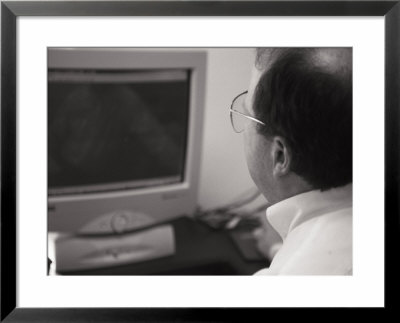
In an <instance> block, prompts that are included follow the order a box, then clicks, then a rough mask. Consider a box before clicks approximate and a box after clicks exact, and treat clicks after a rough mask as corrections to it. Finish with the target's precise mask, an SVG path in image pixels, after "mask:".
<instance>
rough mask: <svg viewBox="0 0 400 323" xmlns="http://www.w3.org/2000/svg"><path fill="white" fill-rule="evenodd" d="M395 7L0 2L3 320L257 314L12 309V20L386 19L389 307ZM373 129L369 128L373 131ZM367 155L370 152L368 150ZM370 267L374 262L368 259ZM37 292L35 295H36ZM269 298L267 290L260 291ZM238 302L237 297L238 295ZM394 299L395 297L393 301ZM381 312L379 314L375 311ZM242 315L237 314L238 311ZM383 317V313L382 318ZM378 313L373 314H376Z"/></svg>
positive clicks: (251, 313) (399, 20)
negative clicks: (199, 17)
mask: <svg viewBox="0 0 400 323" xmlns="http://www.w3.org/2000/svg"><path fill="white" fill-rule="evenodd" d="M399 2H400V1H399V0H396V1H385V0H383V1H382V0H380V1H78V2H77V1H62V2H60V1H2V2H1V286H0V287H1V317H0V320H1V321H2V322H3V321H4V322H31V321H32V322H33V321H34V322H88V321H100V322H128V321H129V322H130V321H138V322H143V321H153V322H160V321H174V322H193V321H196V322H205V321H213V322H221V321H229V322H233V321H241V322H243V319H242V318H241V316H242V314H243V313H244V315H246V317H247V318H250V317H254V318H256V317H263V316H264V317H265V315H266V313H265V312H264V311H263V310H262V309H227V308H218V309H217V308H214V309H210V308H209V309H204V308H203V309H184V308H169V309H168V308H157V309H150V308H148V309H138V308H130V309H127V308H125V309H122V308H121V309H115V308H114V309H111V308H80V309H78V308H62V309H50V308H19V307H17V306H16V300H17V291H16V287H17V285H16V269H17V264H16V221H17V219H16V217H17V215H16V203H17V199H16V190H17V187H16V185H17V184H16V162H17V155H16V133H17V129H16V81H17V79H16V55H17V49H16V37H17V30H16V20H17V18H18V17H19V16H382V17H384V19H385V307H384V309H391V308H395V304H394V303H395V296H390V295H391V293H390V292H389V290H390V288H392V287H394V286H397V285H398V284H397V283H398V278H397V277H398V273H397V268H398V267H397V266H396V265H395V261H396V259H397V258H398V255H399V251H398V248H397V246H398V245H399V241H398V236H399V234H398V233H399V232H398V231H399V227H400V221H399V202H398V197H399V154H400V153H399V152H400V149H399V127H400V125H399V110H400V109H399V92H400V91H399V90H400V66H399V60H400V48H399V40H400V4H399ZM371 129H372V131H373V125H371ZM371 149H373V148H371ZM371 261H373V257H371ZM38 292H39V291H38ZM266 292H267V291H266ZM242 297H243V295H242ZM392 297H393V298H392ZM377 310H378V311H380V310H381V309H377ZM238 311H239V313H240V315H238V314H239V313H238ZM380 314H381V313H380ZM380 314H379V315H380Z"/></svg>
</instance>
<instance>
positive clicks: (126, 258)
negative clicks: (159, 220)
mask: <svg viewBox="0 0 400 323" xmlns="http://www.w3.org/2000/svg"><path fill="white" fill-rule="evenodd" d="M173 254H175V237H174V228H173V226H172V225H169V224H164V225H160V226H157V227H152V228H150V229H147V230H143V231H138V232H133V233H129V232H128V233H121V234H112V235H100V236H80V235H64V236H60V237H59V238H57V239H56V240H55V270H56V272H57V273H61V274H64V273H66V272H68V271H77V270H87V269H96V268H105V267H112V266H117V265H123V264H130V263H137V262H142V261H146V260H152V259H156V258H160V257H166V256H171V255H173Z"/></svg>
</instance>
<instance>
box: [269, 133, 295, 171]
mask: <svg viewBox="0 0 400 323" xmlns="http://www.w3.org/2000/svg"><path fill="white" fill-rule="evenodd" d="M271 154H272V160H273V175H274V177H280V176H284V175H286V174H287V173H289V171H290V163H291V160H292V155H291V153H290V149H289V146H288V145H287V143H286V140H285V139H284V138H282V137H280V136H276V137H274V138H273V141H272V146H271Z"/></svg>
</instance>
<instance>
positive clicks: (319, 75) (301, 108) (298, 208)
mask: <svg viewBox="0 0 400 323" xmlns="http://www.w3.org/2000/svg"><path fill="white" fill-rule="evenodd" d="M231 120H232V124H233V126H234V129H235V130H236V131H237V132H242V131H243V135H244V146H245V153H246V159H247V164H248V168H249V172H250V175H251V177H252V179H253V180H254V182H255V184H256V185H257V187H258V188H259V190H260V191H261V193H262V194H263V195H264V196H265V197H266V199H267V200H268V202H269V203H270V204H271V206H270V207H269V208H268V209H267V219H268V221H269V222H270V224H271V225H272V226H273V227H274V229H275V230H276V231H277V232H278V233H279V235H280V236H281V238H282V241H283V244H282V247H281V248H280V249H279V250H278V252H277V253H276V255H275V256H274V258H273V260H272V262H271V265H270V267H269V268H268V269H264V270H261V271H259V272H258V273H257V274H267V275H350V274H352V150H353V146H352V50H351V49H350V48H264V49H258V50H257V57H256V63H255V67H254V69H253V74H252V79H251V82H250V87H249V89H248V91H247V92H245V93H243V94H242V95H240V96H238V97H237V98H236V99H235V100H234V102H233V103H232V108H231Z"/></svg>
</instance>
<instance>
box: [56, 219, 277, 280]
mask: <svg viewBox="0 0 400 323" xmlns="http://www.w3.org/2000/svg"><path fill="white" fill-rule="evenodd" d="M170 224H172V225H173V227H174V231H175V241H176V253H175V254H174V255H172V256H168V257H164V258H159V259H154V260H150V261H145V262H140V263H133V264H125V265H119V266H115V267H109V268H102V269H94V270H85V271H76V272H68V273H61V274H68V275H252V274H254V273H255V272H256V271H258V270H260V269H262V268H265V267H267V266H268V265H269V263H268V261H267V260H264V259H255V260H248V259H246V257H244V255H243V254H242V253H241V252H240V249H239V248H238V245H237V243H235V241H234V239H233V238H232V234H231V233H229V232H227V231H221V230H214V229H211V228H209V227H208V226H207V225H205V224H204V223H201V222H198V221H195V220H193V219H191V218H188V217H181V218H178V219H175V220H173V221H171V222H170ZM246 243H247V246H250V248H252V246H251V242H250V245H249V242H246ZM254 248H255V245H254Z"/></svg>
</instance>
